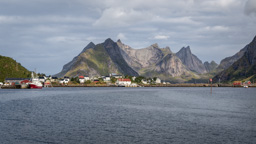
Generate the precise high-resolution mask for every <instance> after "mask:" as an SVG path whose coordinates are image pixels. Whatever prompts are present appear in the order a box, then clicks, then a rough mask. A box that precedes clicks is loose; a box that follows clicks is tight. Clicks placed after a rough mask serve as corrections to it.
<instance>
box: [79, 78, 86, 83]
mask: <svg viewBox="0 0 256 144" xmlns="http://www.w3.org/2000/svg"><path fill="white" fill-rule="evenodd" d="M79 82H80V84H82V83H84V82H85V79H84V76H79Z"/></svg>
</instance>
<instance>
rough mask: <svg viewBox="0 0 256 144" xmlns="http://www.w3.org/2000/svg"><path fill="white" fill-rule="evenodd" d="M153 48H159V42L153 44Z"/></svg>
mask: <svg viewBox="0 0 256 144" xmlns="http://www.w3.org/2000/svg"><path fill="white" fill-rule="evenodd" d="M151 46H152V47H153V48H159V46H158V44H157V43H154V44H152V45H151Z"/></svg>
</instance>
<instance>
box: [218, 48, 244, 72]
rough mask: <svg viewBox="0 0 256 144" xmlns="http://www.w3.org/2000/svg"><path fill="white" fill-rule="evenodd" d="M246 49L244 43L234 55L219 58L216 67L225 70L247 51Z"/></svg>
mask: <svg viewBox="0 0 256 144" xmlns="http://www.w3.org/2000/svg"><path fill="white" fill-rule="evenodd" d="M247 49H248V45H246V46H245V47H244V48H243V49H241V50H240V51H239V52H237V53H236V54H235V55H233V56H230V57H227V58H225V59H223V60H221V62H220V65H219V66H218V68H217V69H218V70H219V71H222V70H225V69H227V68H229V67H230V66H231V65H232V64H233V63H234V62H236V61H237V60H239V59H240V58H241V57H242V56H243V55H244V53H245V52H246V51H247Z"/></svg>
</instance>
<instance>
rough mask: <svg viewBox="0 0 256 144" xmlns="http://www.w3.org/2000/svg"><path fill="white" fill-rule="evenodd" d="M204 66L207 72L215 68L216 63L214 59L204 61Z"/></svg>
mask: <svg viewBox="0 0 256 144" xmlns="http://www.w3.org/2000/svg"><path fill="white" fill-rule="evenodd" d="M204 67H205V69H206V71H207V72H212V71H214V70H216V69H217V67H218V64H217V63H216V62H215V61H211V63H209V62H208V61H206V62H204Z"/></svg>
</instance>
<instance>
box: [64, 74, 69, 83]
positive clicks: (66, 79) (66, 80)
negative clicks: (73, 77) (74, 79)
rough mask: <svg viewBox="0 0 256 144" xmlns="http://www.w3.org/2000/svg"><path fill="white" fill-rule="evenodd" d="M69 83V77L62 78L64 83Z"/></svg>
mask: <svg viewBox="0 0 256 144" xmlns="http://www.w3.org/2000/svg"><path fill="white" fill-rule="evenodd" d="M69 81H70V78H69V77H67V76H64V83H66V84H67V83H68V82H69Z"/></svg>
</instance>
